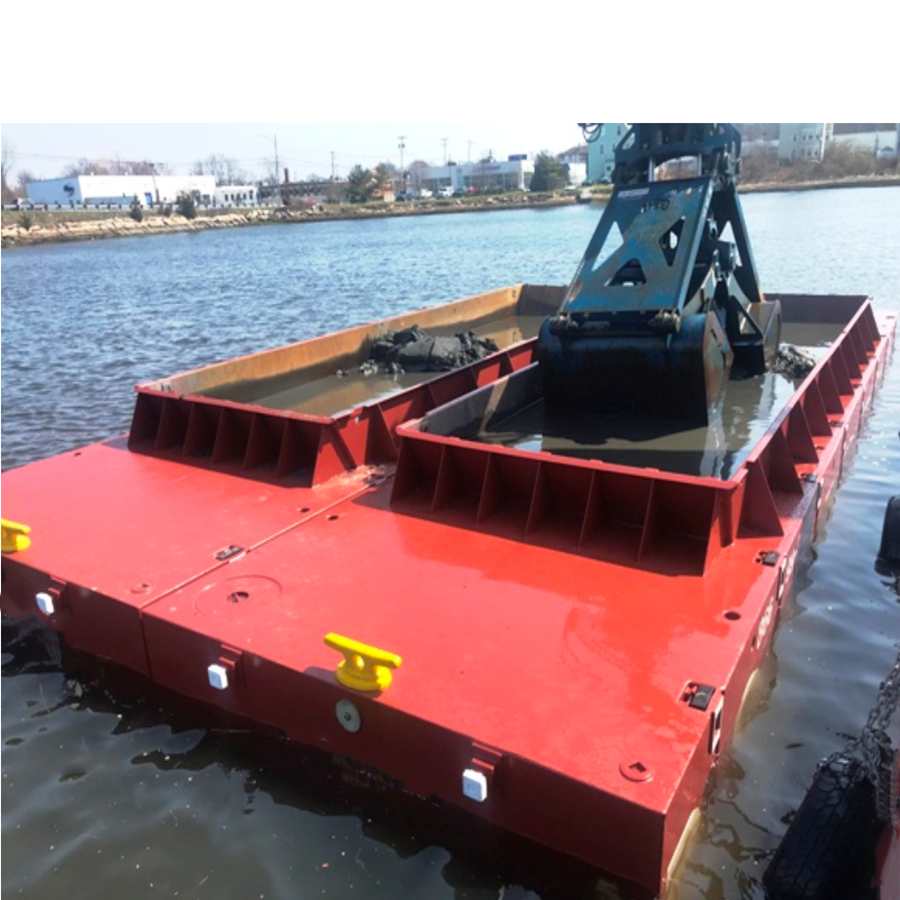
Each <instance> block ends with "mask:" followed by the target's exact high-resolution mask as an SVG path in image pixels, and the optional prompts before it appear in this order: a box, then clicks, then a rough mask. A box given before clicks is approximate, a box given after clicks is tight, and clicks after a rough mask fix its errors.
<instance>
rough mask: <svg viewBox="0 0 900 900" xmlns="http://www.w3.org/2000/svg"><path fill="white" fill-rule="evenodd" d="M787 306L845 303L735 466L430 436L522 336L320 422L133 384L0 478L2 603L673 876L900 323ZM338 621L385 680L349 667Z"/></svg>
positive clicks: (329, 742) (654, 883) (571, 849)
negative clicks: (39, 456) (20, 533)
mask: <svg viewBox="0 0 900 900" xmlns="http://www.w3.org/2000/svg"><path fill="white" fill-rule="evenodd" d="M780 299H782V304H783V308H784V309H785V315H786V318H790V317H791V316H792V315H793V316H794V317H795V318H801V317H803V316H805V315H809V314H810V310H812V309H814V307H815V306H816V304H817V303H818V304H820V305H821V308H822V313H823V314H824V315H825V316H829V315H830V316H834V317H837V319H836V320H837V321H839V322H841V323H846V325H845V327H844V329H843V331H842V332H841V335H840V337H839V338H838V340H837V341H836V342H835V343H834V345H833V347H832V349H831V351H830V353H829V354H828V355H827V356H825V357H824V358H823V359H822V360H821V361H820V362H819V363H818V365H817V366H816V368H815V370H814V371H813V372H812V373H811V374H810V375H809V376H808V377H807V378H806V379H805V381H804V382H803V384H802V385H801V386H800V388H799V389H798V390H797V391H796V393H795V394H794V395H793V397H792V398H791V399H790V400H789V402H788V403H787V404H786V405H785V407H784V408H783V409H782V410H781V411H780V412H779V413H778V414H777V416H776V417H775V419H774V420H773V421H772V423H771V425H770V426H769V428H768V430H767V431H766V433H765V435H764V436H763V438H762V439H761V440H760V441H759V442H758V444H757V445H756V446H755V447H754V448H753V449H752V451H751V452H750V453H749V455H748V457H747V459H746V460H745V462H744V464H743V465H742V466H741V467H740V468H739V469H738V470H737V471H736V473H735V475H734V476H733V477H732V478H730V479H728V480H726V481H720V480H716V479H709V478H695V477H689V476H681V475H673V474H670V473H665V472H660V471H657V470H646V469H636V468H629V467H626V466H621V465H611V464H606V463H603V462H599V461H598V462H586V461H579V460H570V459H563V458H561V457H556V456H552V455H551V454H548V453H534V452H525V451H521V450H514V449H509V448H502V447H496V446H489V445H485V444H478V443H476V442H473V441H466V440H462V439H460V438H457V437H445V436H440V435H436V434H431V433H428V432H427V431H424V430H423V426H422V420H423V417H425V419H424V421H426V422H427V421H428V414H429V413H430V412H433V411H435V410H436V409H437V408H438V407H440V406H442V405H443V404H446V403H448V402H450V401H453V400H454V399H456V398H459V397H461V396H464V395H467V394H470V393H471V392H472V391H475V390H477V389H479V388H486V387H488V386H490V385H493V384H495V383H497V381H498V380H499V379H501V378H503V377H506V376H508V375H510V374H511V373H514V372H520V371H522V370H523V369H524V368H525V367H526V366H527V365H529V364H530V363H531V361H532V349H533V343H532V342H526V343H523V344H521V345H517V346H515V347H513V348H510V349H509V350H507V351H506V352H504V353H501V354H498V355H496V356H493V357H490V358H489V359H487V360H484V361H482V362H481V363H477V364H475V365H474V366H473V367H470V368H468V369H465V370H460V371H458V372H454V373H450V374H448V375H445V376H441V377H439V378H436V379H434V380H433V381H430V382H427V383H425V384H423V385H419V386H418V387H415V388H411V389H409V390H407V391H404V392H401V393H398V394H395V395H393V396H391V397H388V398H386V399H384V400H380V401H377V402H373V403H370V404H365V405H363V406H361V407H360V408H358V409H355V410H352V411H351V412H349V413H346V414H343V415H341V416H336V417H311V416H302V415H299V414H288V413H280V412H277V411H272V410H267V409H263V408H262V407H257V406H249V407H248V406H241V405H239V404H236V403H233V402H229V401H222V400H211V399H209V398H205V397H196V396H179V395H175V394H169V395H166V394H165V393H164V392H162V391H156V390H154V389H141V390H140V391H139V394H138V399H137V403H136V408H135V416H134V422H133V427H132V433H131V437H130V440H129V442H128V443H126V441H125V440H123V439H121V438H117V439H113V440H110V441H106V442H103V443H101V444H97V445H94V446H91V447H87V448H85V449H84V450H82V451H78V452H77V453H74V454H65V455H63V456H61V457H57V458H55V459H51V460H46V461H43V462H39V463H35V464H33V465H30V466H26V467H24V468H22V469H18V470H13V471H11V472H7V473H4V475H3V489H4V499H5V502H4V510H5V511H8V512H9V513H10V514H12V513H14V518H16V519H17V520H19V521H23V522H26V523H27V524H28V525H30V526H31V528H32V535H31V536H32V545H31V547H29V548H28V549H27V550H25V551H22V552H19V553H16V554H4V556H3V577H4V589H3V597H2V608H3V611H4V612H6V613H8V614H10V615H16V616H22V615H38V616H39V617H42V618H43V619H44V621H45V622H46V624H47V625H48V626H49V627H51V628H54V629H56V630H57V631H59V632H60V633H61V634H62V635H64V637H65V639H66V640H67V641H68V642H69V643H70V644H72V645H73V646H75V647H77V648H80V649H83V650H86V651H88V652H90V653H93V654H95V655H97V656H100V657H104V658H109V659H113V660H115V661H116V662H119V663H122V664H124V665H126V666H129V667H131V668H133V669H136V670H138V671H140V672H143V673H144V674H146V675H148V676H149V677H151V678H153V679H154V680H155V681H157V682H159V683H160V684H162V685H165V686H168V687H171V688H174V689H175V690H176V691H179V692H181V693H183V694H185V695H187V696H190V697H192V698H196V699H199V700H201V701H205V702H208V703H212V704H215V705H217V706H219V707H223V708H225V709H228V710H230V711H233V712H235V713H239V714H240V715H242V716H246V717H249V718H251V719H253V720H255V721H257V722H259V723H260V724H262V725H266V726H273V727H276V728H279V729H281V730H283V731H284V732H285V733H286V734H287V735H288V736H289V737H290V738H291V739H293V740H297V741H301V742H304V743H308V744H311V745H314V746H316V747H319V748H320V749H325V750H327V751H330V752H333V753H335V754H339V755H342V756H346V757H350V758H352V759H356V760H359V761H360V762H362V763H364V764H366V765H369V766H374V767H376V768H378V769H380V770H382V771H384V772H385V773H387V774H389V775H391V776H392V777H394V778H395V779H397V780H398V781H399V782H401V783H402V784H403V785H405V786H406V788H407V789H409V790H411V791H413V792H415V793H417V794H421V795H424V796H432V795H436V796H439V797H441V798H444V799H446V800H449V801H450V802H452V803H455V804H458V805H460V806H462V807H464V808H467V809H469V810H470V811H471V812H472V813H474V814H475V815H478V816H481V817H483V818H485V819H487V820H489V821H490V822H493V823H496V824H497V825H499V826H502V827H505V828H509V829H511V830H513V831H516V832H519V833H521V834H524V835H526V836H527V837H530V838H533V839H535V840H537V841H540V842H542V843H545V844H547V845H549V846H551V847H554V848H556V849H559V850H561V851H563V852H566V853H569V854H572V855H574V856H576V857H579V858H581V859H584V860H586V861H588V862H590V863H592V864H594V865H596V866H598V867H599V868H601V869H603V870H605V871H606V872H608V873H611V874H613V875H615V876H618V877H620V878H622V879H625V880H627V881H629V882H632V883H634V884H637V885H640V886H642V887H643V888H645V889H646V890H648V891H651V892H660V891H664V889H665V886H666V883H667V879H668V877H669V871H670V868H671V866H672V865H673V863H674V862H675V860H676V858H677V851H678V848H679V845H680V843H681V841H682V837H683V835H684V833H685V830H686V829H687V828H688V827H689V823H690V821H691V814H692V812H693V811H694V810H695V809H696V808H697V807H698V806H699V804H700V803H701V800H702V794H703V790H704V786H705V784H706V781H707V779H708V776H709V773H710V770H711V768H712V767H713V766H714V764H715V761H716V757H717V754H718V752H719V750H720V748H721V746H722V743H723V742H724V741H726V740H727V739H728V735H729V733H730V731H731V728H732V727H733V724H734V722H735V719H736V717H737V715H738V711H739V709H740V706H741V700H742V697H743V695H744V692H745V690H746V687H747V684H748V682H749V679H750V676H751V675H752V673H753V672H754V671H755V670H756V668H757V667H758V665H759V663H760V660H761V658H762V657H763V655H764V654H765V652H766V650H767V648H768V646H769V644H770V642H771V639H772V634H773V632H774V630H775V620H776V619H777V617H778V613H779V610H780V609H781V607H782V605H783V603H784V602H785V597H786V596H787V594H788V592H789V591H790V589H791V584H792V581H793V576H794V564H795V560H796V558H797V554H798V550H799V548H800V546H801V545H802V544H803V543H806V542H809V541H811V540H812V539H813V535H814V531H815V524H816V518H817V515H818V510H819V508H820V507H821V504H822V503H823V502H824V501H825V500H826V499H827V497H828V495H829V494H830V493H831V491H833V490H834V488H835V486H836V484H837V482H838V479H839V476H840V473H841V469H842V465H843V462H844V460H845V458H846V457H847V455H848V453H850V452H851V449H852V446H853V443H854V441H855V440H856V436H857V432H858V430H859V424H860V418H861V415H862V412H863V410H864V409H865V407H866V405H867V404H868V403H869V401H870V400H871V397H872V394H873V392H874V390H875V388H876V385H877V380H878V376H879V373H880V370H881V367H882V365H883V363H884V361H885V359H886V358H887V353H888V350H889V347H890V345H891V342H892V340H893V333H894V327H895V318H894V317H889V318H888V319H886V320H885V321H884V322H882V323H881V324H879V323H877V322H876V320H875V317H874V315H873V313H872V309H871V305H870V304H869V303H868V302H866V301H865V300H864V298H842V299H834V298H827V299H825V300H823V301H820V300H819V299H818V298H806V299H805V300H804V299H803V298H789V297H787V298H780ZM39 591H43V592H48V593H49V594H50V596H51V598H52V600H53V606H54V610H53V612H52V613H51V614H50V615H46V614H44V613H41V612H40V611H38V610H37V608H36V606H35V604H34V597H35V594H36V593H37V592H39ZM330 632H337V633H340V634H345V635H348V636H350V637H352V638H354V639H357V640H360V641H363V642H365V643H367V644H371V645H374V646H376V647H381V648H383V649H386V650H390V651H392V652H394V653H397V654H399V655H400V656H401V657H402V659H403V662H402V666H401V667H400V668H399V669H398V670H397V671H396V672H395V674H394V680H393V683H392V685H391V686H390V688H389V689H388V690H386V691H384V692H383V693H373V694H363V693H358V692H355V691H352V690H350V689H349V688H346V687H344V686H342V685H341V684H340V683H339V682H338V681H337V680H336V678H335V675H334V671H335V668H336V666H337V664H338V662H340V659H341V657H340V655H339V654H337V653H335V652H334V651H333V650H331V649H329V648H328V647H326V646H325V644H324V643H323V638H324V636H325V635H326V634H327V633H330ZM210 667H213V669H212V670H211V668H210ZM211 672H214V673H215V678H211ZM215 681H217V682H218V684H219V686H218V687H215V686H213V682H215ZM704 692H707V693H708V703H707V704H706V705H705V706H704V705H703V704H699V703H698V698H699V697H700V696H702V695H703V693H704ZM348 701H349V702H350V703H352V704H353V708H352V711H351V712H348V707H347V702H348ZM348 724H350V725H356V726H358V727H357V728H356V730H352V729H348V727H346V726H347V725H348ZM465 773H468V775H466V774H465ZM473 773H474V775H475V776H477V777H476V778H475V781H476V782H477V781H478V780H479V778H483V788H484V790H486V797H484V798H483V800H481V801H480V802H479V800H477V799H472V798H471V797H470V796H467V795H466V794H465V793H464V777H466V778H468V779H469V780H470V781H471V780H472V778H473Z"/></svg>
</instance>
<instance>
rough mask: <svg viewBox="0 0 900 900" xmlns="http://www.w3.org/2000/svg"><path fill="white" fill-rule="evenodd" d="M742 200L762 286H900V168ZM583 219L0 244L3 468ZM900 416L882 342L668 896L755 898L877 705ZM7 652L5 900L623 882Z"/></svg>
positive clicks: (146, 698)
mask: <svg viewBox="0 0 900 900" xmlns="http://www.w3.org/2000/svg"><path fill="white" fill-rule="evenodd" d="M743 206H744V213H745V217H746V219H747V223H748V229H749V232H750V235H751V240H752V244H753V247H754V252H755V256H756V263H757V267H758V269H759V272H760V275H761V279H762V282H763V288H764V289H769V290H773V291H784V292H809V293H851V294H858V293H869V294H871V295H872V296H873V297H874V300H875V305H876V308H877V309H882V310H888V309H896V308H897V307H898V306H900V252H898V248H900V188H880V189H853V190H834V191H820V192H809V193H800V192H798V193H784V194H768V195H766V194H756V195H749V196H747V197H745V198H744V199H743ZM599 213H600V210H599V209H598V208H597V207H586V206H574V207H564V208H557V209H552V210H517V211H504V212H496V213H489V214H484V213H471V214H458V215H453V216H435V217H427V218H420V219H409V218H406V219H382V220H377V221H369V222H323V223H315V224H304V225H284V226H268V227H260V228H248V229H242V230H232V231H217V232H208V233H198V234H180V235H167V236H161V237H148V238H134V239H119V240H111V241H102V242H92V243H82V244H68V245H59V246H45V247H35V248H24V249H17V250H4V251H3V254H2V309H3V326H4V330H5V334H6V338H5V341H4V342H3V343H4V345H5V351H6V352H5V353H3V354H2V381H3V387H4V388H5V389H6V406H5V407H4V408H3V425H4V426H5V431H4V432H3V440H2V463H3V468H4V470H5V469H8V468H10V467H13V466H19V465H23V464H25V463H27V462H29V461H31V460H34V459H38V458H41V457H44V456H49V455H52V454H55V453H59V452H61V451H64V450H67V449H71V448H75V447H77V446H80V445H83V444H85V443H88V442H91V441H94V440H99V439H102V438H105V437H108V436H110V435H112V434H115V433H119V432H123V431H125V430H126V429H127V428H128V424H129V421H130V415H131V409H132V402H133V395H132V392H131V386H132V385H133V384H135V383H138V382H141V381H147V380H151V379H154V378H158V377H163V376H166V375H171V374H174V373H176V372H179V371H184V370H186V369H189V368H193V367H196V366H200V365H204V364H207V363H211V362H214V361H217V360H221V359H226V358H230V357H234V356H237V355H240V354H244V353H250V352H253V351H256V350H260V349H265V348H268V347H271V346H277V345H280V344H284V343H288V342H291V341H295V340H299V339H301V338H305V337H309V336H312V335H316V334H320V333H324V332H327V331H331V330H334V329H336V328H340V327H343V326H348V325H351V324H357V323H361V322H365V321H370V320H373V319H378V318H382V317H384V316H387V315H391V314H394V313H399V312H404V311H407V310H409V309H415V308H420V307H423V306H427V305H430V304H433V303H436V302H438V301H443V300H451V299H456V298H458V297H462V296H466V295H469V294H473V293H478V292H481V291H484V290H488V289H491V288H494V287H501V286H505V285H508V284H512V283H515V282H519V281H524V282H533V283H550V284H562V283H565V282H567V281H568V280H569V278H570V277H571V276H572V274H573V273H574V271H575V268H576V266H577V264H578V262H579V259H580V256H581V253H582V251H583V249H584V247H585V246H586V244H587V241H588V239H589V237H590V235H591V233H592V230H593V227H594V225H595V224H596V221H597V219H598V217H599ZM898 423H900V366H898V365H897V364H896V362H895V363H894V364H893V365H892V366H891V367H890V368H889V370H888V372H887V375H886V377H885V380H884V383H883V385H882V388H881V391H880V393H879V394H878V396H877V397H876V400H875V403H874V405H873V408H872V411H871V413H870V415H869V416H868V417H867V419H866V421H865V423H864V425H863V430H862V434H861V440H860V444H859V449H858V451H857V454H856V456H855V458H854V459H853V462H852V465H851V466H850V468H849V471H848V473H847V475H846V477H845V482H844V484H843V486H842V487H841V489H840V491H839V492H838V494H837V498H836V501H835V503H834V505H833V508H832V509H831V511H830V516H829V517H828V518H827V519H826V520H825V524H824V526H823V530H822V535H821V538H820V541H819V543H818V545H817V547H816V550H815V553H814V554H813V555H812V558H811V559H810V561H809V566H808V568H806V569H805V570H804V571H802V572H801V575H800V577H799V579H798V591H797V594H796V597H795V598H794V600H793V602H792V603H791V605H790V606H789V607H788V608H787V609H786V612H785V615H784V616H783V618H782V620H781V623H780V626H779V631H778V633H777V635H776V638H775V643H774V649H773V652H772V653H771V654H770V656H769V657H768V658H767V660H766V662H765V664H764V666H763V668H762V671H761V673H760V674H761V676H762V677H760V678H758V679H756V681H755V688H754V689H753V692H752V693H751V695H750V697H749V700H748V702H747V704H746V706H745V709H744V712H743V714H742V717H741V721H740V723H739V726H738V728H737V730H736V733H735V735H734V737H733V739H732V741H731V743H730V745H729V746H728V747H727V748H726V750H725V751H724V753H723V755H722V757H721V760H720V762H719V765H718V767H717V770H716V771H715V773H714V775H713V777H712V779H711V781H710V784H709V789H708V792H707V800H706V803H705V806H704V809H703V815H702V819H701V823H700V826H699V828H698V830H697V832H696V835H695V838H694V840H693V841H692V842H691V845H690V846H689V848H688V851H687V854H686V858H685V860H684V862H683V864H682V865H681V867H680V868H679V870H678V872H677V874H676V877H675V880H674V883H673V885H672V889H671V891H670V894H669V897H670V898H671V900H700V898H704V900H726V898H727V900H738V898H754V900H761V898H763V897H764V892H763V888H762V883H761V879H762V874H763V872H764V870H765V867H766V863H767V861H768V859H769V858H770V857H771V855H772V853H773V852H774V849H775V847H776V846H777V844H778V841H779V838H780V836H781V835H782V834H783V833H784V831H785V828H786V826H785V822H786V821H788V820H789V817H790V814H791V812H792V810H794V809H796V807H797V806H798V804H799V802H800V800H801V799H802V796H803V793H804V790H805V788H806V786H807V785H808V784H809V781H810V779H811V776H812V773H813V771H814V768H815V764H816V762H817V761H818V760H819V759H820V758H822V757H823V756H826V755H827V754H829V753H830V752H832V751H833V750H836V749H839V748H840V747H841V746H842V745H843V743H844V742H845V740H846V738H847V736H850V735H854V734H856V733H858V732H859V730H860V728H861V727H862V725H863V724H864V723H865V720H866V717H867V714H868V710H869V709H870V707H871V706H872V704H873V703H874V701H875V698H876V695H877V690H878V683H879V681H880V680H881V679H883V678H884V676H885V675H886V673H887V672H888V670H889V669H890V667H891V665H892V663H893V661H894V658H895V656H896V654H897V647H898V641H900V599H898V591H897V584H896V581H895V580H894V579H893V578H891V577H890V576H885V575H881V574H879V573H878V572H876V571H875V569H874V566H873V561H874V557H875V554H876V552H877V549H878V544H879V538H880V534H881V526H882V521H883V516H884V508H885V504H886V502H887V499H888V497H890V496H891V495H893V494H896V493H900V441H898V436H897V429H898ZM7 512H8V513H9V514H10V515H12V513H13V511H11V510H10V511H7V510H4V514H6V513H7ZM2 672H3V678H2V727H3V731H2V802H3V820H2V840H3V847H4V848H5V849H6V850H7V855H6V857H5V859H6V866H5V867H3V869H2V891H3V896H4V897H6V898H12V897H23V898H35V900H37V898H40V900H54V898H66V900H77V898H81V897H85V898H87V897H90V898H92V900H120V898H123V897H128V898H130V900H143V898H156V897H183V898H197V900H200V898H204V900H205V898H217V900H221V898H241V900H243V898H247V900H250V898H300V897H303V898H306V897H312V896H320V895H322V896H331V897H339V898H343V897H353V896H356V897H362V898H375V897H398V896H402V897H410V898H441V897H457V898H462V897H471V898H500V897H505V898H513V897H515V898H523V897H537V896H540V897H545V898H546V897H585V898H588V897H595V898H604V900H605V898H607V897H610V896H618V895H616V894H615V893H609V892H608V890H607V887H606V886H605V884H604V882H603V881H602V879H598V877H597V876H596V874H595V873H591V872H586V871H584V869H583V867H579V866H577V865H575V864H573V863H572V862H570V861H568V860H566V859H563V858H561V857H555V856H552V855H550V856H549V858H545V857H544V856H542V855H541V854H538V853H535V852H533V851H532V850H530V849H529V848H521V847H517V846H516V845H515V842H512V845H511V846H510V847H507V846H506V844H502V843H501V842H500V841H499V838H498V837H497V836H496V835H493V834H491V833H490V832H488V833H485V832H482V831H477V830H472V829H470V828H469V826H467V825H464V826H460V825H459V824H458V823H457V824H454V822H453V821H452V820H451V819H449V818H447V817H444V816H442V815H440V814H436V813H435V812H434V811H433V810H432V809H431V808H430V807H427V808H425V807H423V808H414V809H412V810H410V809H407V808H405V807H404V805H403V802H402V801H401V800H400V799H399V798H397V797H394V796H391V794H390V793H385V792H379V791H377V790H375V789H374V788H373V787H372V786H371V785H369V786H368V787H360V786H357V787H354V786H353V785H352V784H350V785H348V784H346V783H342V782H341V780H340V779H337V781H335V780H334V778H333V776H332V775H330V774H328V773H325V774H320V773H319V771H318V770H317V769H316V767H315V766H314V765H313V762H314V761H312V760H309V759H308V758H307V757H306V756H305V755H304V754H303V753H302V752H300V751H297V750H296V749H286V748H280V747H273V746H271V745H270V743H268V742H266V741H264V740H262V739H259V738H256V737H254V736H252V735H247V734H243V733H240V732H239V731H235V730H234V729H229V728H227V727H224V726H223V725H222V723H218V722H212V721H204V720H202V719H200V720H192V719H191V718H189V717H188V716H187V715H186V714H185V713H184V712H179V711H173V710H172V709H171V708H170V704H169V702H168V701H167V700H166V699H165V698H159V697H157V696H156V695H154V694H149V693H148V692H146V690H145V688H144V687H143V686H137V687H132V686H131V685H128V684H122V683H120V681H119V680H114V681H109V680H101V679H99V678H98V677H96V676H95V675H94V673H92V671H91V669H90V668H86V669H83V670H82V669H77V670H73V669H71V668H66V670H65V671H63V668H62V666H61V665H60V663H59V662H58V660H57V655H56V653H55V652H54V648H53V647H52V646H50V647H47V646H46V645H45V644H43V643H41V641H40V639H39V638H36V639H32V638H28V637H27V636H25V637H23V635H22V632H21V629H12V628H10V627H8V623H5V625H4V641H3V670H2ZM169 699H171V698H169ZM895 732H896V729H895Z"/></svg>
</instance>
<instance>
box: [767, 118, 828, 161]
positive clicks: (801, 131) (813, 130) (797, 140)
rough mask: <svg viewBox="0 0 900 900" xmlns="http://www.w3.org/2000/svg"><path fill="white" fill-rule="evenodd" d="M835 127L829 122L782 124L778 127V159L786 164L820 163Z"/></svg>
mask: <svg viewBox="0 0 900 900" xmlns="http://www.w3.org/2000/svg"><path fill="white" fill-rule="evenodd" d="M833 134H834V126H833V125H832V124H830V123H828V122H800V123H793V122H791V123H786V122H782V123H781V125H779V127H778V158H779V159H780V160H783V161H785V162H795V161H796V162H820V161H821V160H822V157H823V156H824V155H825V144H826V143H828V141H830V140H831V138H832V136H833Z"/></svg>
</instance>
